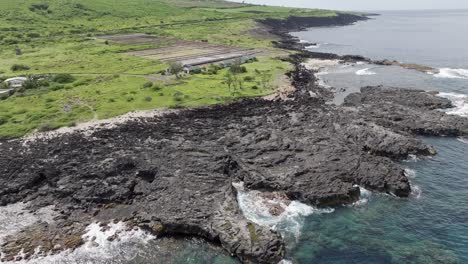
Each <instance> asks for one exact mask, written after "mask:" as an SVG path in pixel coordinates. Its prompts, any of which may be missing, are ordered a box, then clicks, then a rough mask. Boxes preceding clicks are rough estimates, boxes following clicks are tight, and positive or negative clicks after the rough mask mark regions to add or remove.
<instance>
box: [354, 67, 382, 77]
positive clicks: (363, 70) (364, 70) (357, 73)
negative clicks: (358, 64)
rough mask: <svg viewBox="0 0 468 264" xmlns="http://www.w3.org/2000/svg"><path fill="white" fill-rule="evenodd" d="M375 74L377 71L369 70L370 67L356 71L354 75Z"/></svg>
mask: <svg viewBox="0 0 468 264" xmlns="http://www.w3.org/2000/svg"><path fill="white" fill-rule="evenodd" d="M375 74H377V73H375V72H373V71H371V70H370V68H365V69H362V70H358V71H356V75H361V76H365V75H375Z"/></svg>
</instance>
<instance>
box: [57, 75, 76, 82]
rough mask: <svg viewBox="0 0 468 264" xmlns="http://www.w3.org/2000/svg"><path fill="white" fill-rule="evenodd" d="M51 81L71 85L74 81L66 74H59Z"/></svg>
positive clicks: (73, 78)
mask: <svg viewBox="0 0 468 264" xmlns="http://www.w3.org/2000/svg"><path fill="white" fill-rule="evenodd" d="M52 81H53V82H57V83H72V82H74V81H75V77H73V76H72V75H71V74H68V73H59V74H57V75H55V76H54V77H53V78H52Z"/></svg>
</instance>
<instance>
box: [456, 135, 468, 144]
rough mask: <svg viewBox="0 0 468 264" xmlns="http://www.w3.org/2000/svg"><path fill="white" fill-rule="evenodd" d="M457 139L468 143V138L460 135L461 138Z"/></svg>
mask: <svg viewBox="0 0 468 264" xmlns="http://www.w3.org/2000/svg"><path fill="white" fill-rule="evenodd" d="M457 140H458V141H460V142H462V143H465V144H468V138H463V137H459V138H457Z"/></svg>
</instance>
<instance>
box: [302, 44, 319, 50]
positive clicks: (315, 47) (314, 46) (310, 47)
mask: <svg viewBox="0 0 468 264" xmlns="http://www.w3.org/2000/svg"><path fill="white" fill-rule="evenodd" d="M320 46H321V45H320V44H318V43H317V44H314V45H309V46H306V47H305V48H306V49H318V48H320Z"/></svg>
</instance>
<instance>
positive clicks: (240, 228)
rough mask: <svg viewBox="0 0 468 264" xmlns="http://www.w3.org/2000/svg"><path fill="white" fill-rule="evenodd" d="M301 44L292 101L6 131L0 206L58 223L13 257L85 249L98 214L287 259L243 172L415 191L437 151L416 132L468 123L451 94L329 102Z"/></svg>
mask: <svg viewBox="0 0 468 264" xmlns="http://www.w3.org/2000/svg"><path fill="white" fill-rule="evenodd" d="M307 26H309V24H308V25H307ZM304 54H305V53H303V55H301V54H298V55H294V56H292V57H291V58H290V59H291V60H292V61H293V63H294V64H295V70H294V71H292V72H291V73H290V78H291V80H292V82H293V85H294V87H295V88H296V89H295V91H294V92H292V93H291V94H290V95H289V97H290V98H289V99H290V100H273V101H272V100H264V99H261V98H257V99H245V100H241V101H238V102H235V103H232V104H227V105H217V106H211V107H204V108H197V109H187V110H179V111H175V112H169V113H166V114H162V115H158V116H154V117H141V118H134V119H131V120H128V121H126V122H123V123H122V124H118V125H116V126H113V127H102V128H100V129H95V130H93V131H91V132H90V131H88V130H82V131H75V132H73V133H65V134H62V135H54V136H53V137H37V138H36V139H35V140H30V141H25V140H22V139H19V140H12V141H3V142H1V143H0V150H1V151H0V175H1V176H0V206H4V205H8V204H14V203H18V202H28V208H29V210H32V211H37V210H39V209H40V208H43V207H45V206H52V207H53V208H54V211H55V212H56V216H55V218H54V219H53V220H54V221H53V222H40V223H38V224H35V225H33V226H29V227H27V228H25V229H24V230H22V231H20V232H18V233H17V234H14V235H11V236H7V237H6V238H4V240H3V243H2V245H0V247H1V251H2V252H3V259H4V260H14V259H15V258H17V256H18V254H19V253H20V252H21V253H24V254H23V255H22V256H21V258H30V257H31V256H32V255H33V254H34V253H35V251H36V250H37V249H38V248H40V251H42V252H45V253H50V252H52V253H56V252H60V251H63V250H65V249H74V248H77V247H79V246H80V245H82V244H83V239H82V235H83V234H84V232H85V228H86V226H88V225H89V224H91V223H94V222H100V223H102V226H103V227H105V226H106V223H109V222H111V221H123V222H125V223H126V224H127V225H128V226H129V227H130V228H131V227H140V228H143V229H145V230H148V231H150V232H152V233H154V234H156V235H157V236H159V237H161V236H180V235H182V236H197V237H202V238H204V239H206V240H208V241H211V242H213V243H216V244H218V245H220V246H222V247H223V248H224V249H225V250H226V251H228V252H229V253H230V254H232V255H233V256H236V257H237V258H238V259H240V260H241V261H242V262H244V263H278V262H279V261H280V260H281V259H282V258H283V257H284V255H285V251H286V249H285V244H284V241H283V238H282V236H281V235H280V234H279V233H278V232H276V231H273V230H271V229H270V228H269V227H267V226H260V225H258V224H256V223H253V222H251V221H249V220H247V219H246V218H245V216H244V215H243V214H242V211H241V209H240V207H239V204H238V201H237V189H236V188H235V187H234V185H235V184H239V183H243V186H244V188H246V189H247V190H256V191H260V192H262V193H263V195H262V196H263V197H280V198H281V199H282V200H285V201H293V200H295V201H300V202H303V203H305V204H308V205H310V206H314V207H318V208H321V207H333V206H341V205H344V204H351V203H354V202H356V201H358V200H359V197H360V188H359V187H364V188H366V189H368V190H371V191H374V192H380V193H387V194H390V195H394V196H398V197H408V196H409V195H410V193H411V184H410V182H409V180H408V178H407V177H406V175H405V171H404V169H403V168H402V167H401V166H400V165H399V160H402V159H406V158H408V156H409V155H420V156H427V155H435V154H436V150H435V149H434V148H432V147H431V146H427V145H425V144H424V143H423V142H422V141H421V140H420V139H418V138H417V137H416V136H418V135H430V136H462V135H468V119H465V118H462V117H458V116H452V115H447V114H445V113H444V112H442V111H440V110H439V109H447V108H451V107H453V105H452V103H451V102H450V101H449V100H447V99H444V98H440V97H438V96H436V95H435V94H433V93H427V92H425V91H422V90H408V89H400V88H391V87H364V88H362V90H361V92H360V93H355V94H351V95H349V96H348V97H347V98H346V99H345V103H344V104H343V105H340V106H336V105H333V104H328V103H327V101H329V100H331V99H332V98H333V93H332V92H330V91H328V90H326V89H325V88H322V87H320V86H318V85H317V84H316V78H315V76H314V72H313V71H311V70H308V69H306V68H305V67H304V66H302V64H301V62H302V61H303V58H304V57H308V56H312V55H310V54H309V55H304ZM350 59H352V58H350ZM270 212H271V213H272V215H277V214H281V208H271V210H270Z"/></svg>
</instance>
